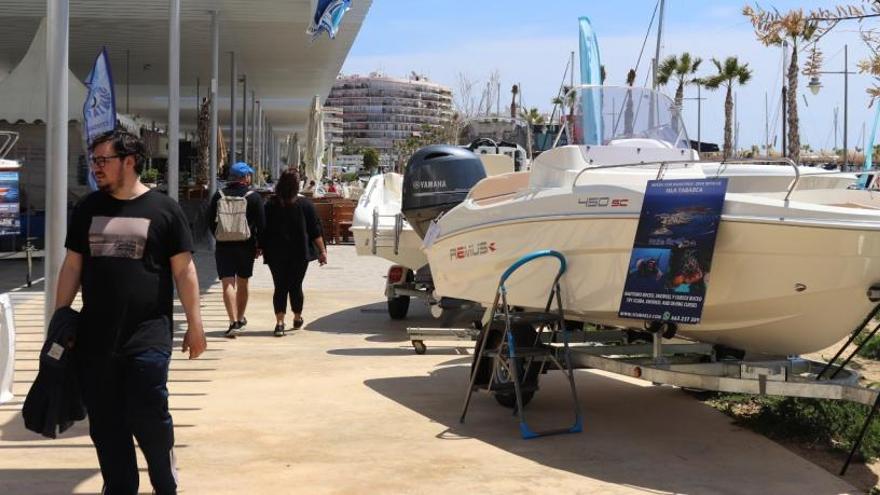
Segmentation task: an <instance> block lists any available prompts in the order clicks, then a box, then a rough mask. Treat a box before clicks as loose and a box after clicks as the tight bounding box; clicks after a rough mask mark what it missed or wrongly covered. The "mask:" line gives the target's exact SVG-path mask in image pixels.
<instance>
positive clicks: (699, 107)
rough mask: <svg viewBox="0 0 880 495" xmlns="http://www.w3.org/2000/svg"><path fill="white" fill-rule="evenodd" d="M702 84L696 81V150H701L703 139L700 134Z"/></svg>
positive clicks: (701, 124) (701, 123)
mask: <svg viewBox="0 0 880 495" xmlns="http://www.w3.org/2000/svg"><path fill="white" fill-rule="evenodd" d="M702 87H703V85H702V84H701V83H697V150H699V151H702V150H703V139H702V136H701V135H700V132H701V131H702V126H703V121H702V111H703V98H702V97H701V96H700V90H701V89H702Z"/></svg>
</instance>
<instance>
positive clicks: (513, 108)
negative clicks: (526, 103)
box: [510, 84, 519, 118]
mask: <svg viewBox="0 0 880 495" xmlns="http://www.w3.org/2000/svg"><path fill="white" fill-rule="evenodd" d="M510 94H511V97H510V117H511V118H516V95H517V94H519V85H516V84H514V85H513V87H512V88H510Z"/></svg>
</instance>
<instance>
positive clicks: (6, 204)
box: [0, 169, 21, 236]
mask: <svg viewBox="0 0 880 495" xmlns="http://www.w3.org/2000/svg"><path fill="white" fill-rule="evenodd" d="M19 177H20V174H19V171H18V170H3V169H0V236H4V235H19V234H21V206H20V201H19V200H20V195H19V186H18V182H19Z"/></svg>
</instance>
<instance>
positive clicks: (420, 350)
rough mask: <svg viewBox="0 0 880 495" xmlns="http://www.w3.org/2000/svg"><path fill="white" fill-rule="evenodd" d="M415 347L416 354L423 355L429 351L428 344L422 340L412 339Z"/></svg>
mask: <svg viewBox="0 0 880 495" xmlns="http://www.w3.org/2000/svg"><path fill="white" fill-rule="evenodd" d="M412 346H413V349H414V350H415V351H416V354H419V355H422V354H424V353H426V352H428V346H426V345H425V343H424V342H423V341H421V340H413V341H412Z"/></svg>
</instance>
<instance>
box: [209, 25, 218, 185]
mask: <svg viewBox="0 0 880 495" xmlns="http://www.w3.org/2000/svg"><path fill="white" fill-rule="evenodd" d="M219 84H220V18H219V15H217V12H216V11H214V12H211V155H210V160H209V162H208V197H209V198H211V197H214V193H215V192H217V163H218V160H217V132H218V130H219V127H218V125H217V89H218V88H217V86H219Z"/></svg>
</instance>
